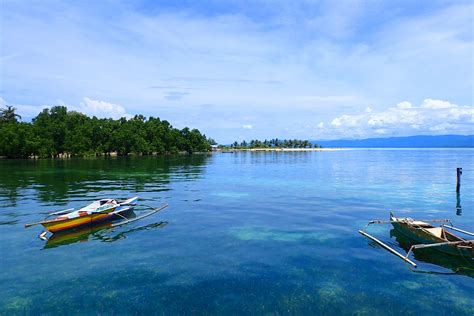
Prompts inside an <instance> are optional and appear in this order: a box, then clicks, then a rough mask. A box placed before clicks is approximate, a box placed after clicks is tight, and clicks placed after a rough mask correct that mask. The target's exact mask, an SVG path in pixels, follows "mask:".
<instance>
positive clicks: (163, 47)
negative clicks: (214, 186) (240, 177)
mask: <svg viewBox="0 0 474 316" xmlns="http://www.w3.org/2000/svg"><path fill="white" fill-rule="evenodd" d="M473 9H474V5H473V3H472V2H471V1H456V2H453V3H450V2H441V3H440V2H426V3H423V5H421V4H419V3H417V2H410V1H409V2H406V3H402V4H400V3H399V2H397V3H392V2H388V1H386V2H372V1H360V2H359V1H355V2H353V1H351V2H345V1H342V2H334V1H324V0H323V1H317V2H278V1H277V2H272V4H271V5H269V4H267V3H265V2H261V1H248V2H245V4H241V3H238V2H230V3H227V4H226V5H225V8H223V6H222V5H217V4H216V2H213V1H210V2H198V3H195V4H192V5H186V6H180V5H179V4H176V5H173V6H168V5H166V4H163V3H162V2H153V1H151V2H148V1H146V2H143V3H141V4H140V5H138V4H137V3H136V2H129V1H113V2H106V3H104V2H100V1H99V2H88V3H87V4H85V3H83V2H80V1H79V2H61V1H47V2H45V3H44V4H43V5H41V6H32V5H31V4H30V3H29V2H27V1H24V2H23V1H7V2H4V3H2V10H3V12H2V13H3V14H2V23H3V26H4V27H3V31H2V34H0V35H1V37H2V50H3V52H2V54H3V55H2V56H3V57H8V56H10V57H8V58H2V59H1V63H2V65H1V66H2V68H1V76H2V78H1V79H2V80H1V81H2V87H1V89H0V90H1V91H2V92H1V96H2V97H4V98H5V99H7V100H9V101H11V102H12V103H14V104H30V105H34V106H41V105H43V104H51V105H52V104H54V102H55V101H56V100H57V99H58V98H60V99H62V100H64V101H65V102H66V103H68V104H79V103H80V102H83V103H84V102H85V101H84V100H83V97H84V96H94V99H96V100H108V101H107V102H112V103H113V104H120V106H122V107H123V108H124V109H125V112H127V111H128V112H130V111H129V109H131V108H132V107H133V111H134V112H137V113H142V114H145V115H154V116H157V115H158V114H159V115H160V116H162V117H163V118H166V119H168V120H170V121H172V122H177V123H175V125H176V124H178V125H179V124H182V125H189V126H193V127H197V128H201V129H203V131H204V132H206V134H208V135H211V136H213V137H214V138H216V139H217V140H218V141H223V142H228V141H232V140H233V139H234V138H237V137H239V135H240V134H238V133H240V132H241V131H242V122H248V121H247V120H246V119H245V117H247V116H249V115H251V116H254V117H255V120H254V121H250V123H251V124H254V122H258V129H253V130H252V133H256V134H255V137H272V136H278V137H292V138H293V137H302V138H310V137H312V135H313V134H314V133H316V131H317V129H316V130H313V129H311V128H306V126H314V124H315V123H314V122H325V127H328V126H330V125H329V123H330V122H331V121H332V120H333V119H334V118H340V121H341V126H342V125H343V124H342V122H343V121H344V120H343V118H341V117H342V116H343V115H344V114H346V115H351V114H349V113H363V112H364V110H365V108H366V107H367V105H370V106H371V108H372V110H373V112H374V113H379V112H384V106H386V105H387V104H396V103H397V102H399V101H400V100H415V101H416V102H417V103H419V102H421V100H423V99H424V98H426V97H431V98H432V99H438V100H449V102H450V103H453V104H464V105H466V106H472V94H471V91H472V90H473V89H474V87H473V79H472V76H473V75H472V69H473V60H472V55H473V52H474V45H473V36H474V34H473V31H472V27H471V26H472V23H473V16H472V10H473ZM57 12H61V14H57ZM6 30H8V32H7V31H6ZM97 30H100V32H97ZM25 87H27V88H28V91H27V92H25V91H22V89H24V88H25ZM189 91H191V92H192V93H189ZM185 93H187V94H185ZM201 104H213V105H215V106H214V107H212V108H206V109H205V108H201V107H200V105H201ZM364 115H366V114H364ZM223 120H225V121H226V122H227V124H221V122H222V121H223ZM336 122H337V121H336ZM433 128H434V126H433ZM442 128H443V126H441V125H440V126H439V128H438V129H442ZM382 129H385V130H386V132H387V135H389V134H390V133H397V132H399V131H397V130H396V129H395V127H386V128H380V130H382ZM246 132H249V131H246ZM414 132H415V131H414ZM432 132H433V133H435V132H437V131H432ZM257 133H258V134H257ZM347 133H349V134H350V133H351V131H350V130H347Z"/></svg>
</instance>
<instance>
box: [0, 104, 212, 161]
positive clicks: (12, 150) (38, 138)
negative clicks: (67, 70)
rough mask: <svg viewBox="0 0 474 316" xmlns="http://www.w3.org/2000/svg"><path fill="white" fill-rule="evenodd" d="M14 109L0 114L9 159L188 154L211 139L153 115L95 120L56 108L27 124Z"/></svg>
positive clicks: (0, 139)
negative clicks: (18, 117) (20, 120)
mask: <svg viewBox="0 0 474 316" xmlns="http://www.w3.org/2000/svg"><path fill="white" fill-rule="evenodd" d="M14 110H15V109H14V108H12V107H7V108H6V109H3V110H2V111H1V113H0V156H3V157H7V158H28V157H41V158H49V157H61V156H101V155H110V154H111V153H116V154H117V155H119V156H125V155H128V154H131V153H133V154H140V155H151V154H164V153H178V152H188V153H192V152H203V151H209V150H210V148H211V146H210V142H212V140H210V139H209V140H208V139H207V138H206V136H205V135H203V134H201V133H200V132H199V130H197V129H192V130H190V129H189V128H187V127H186V128H183V129H181V130H179V129H176V128H173V126H171V124H170V123H169V122H168V121H165V120H160V119H159V118H154V117H150V118H148V119H147V118H145V117H144V116H143V115H136V116H135V117H133V118H131V119H126V118H121V119H118V120H113V119H99V118H97V117H95V116H94V117H92V118H90V117H88V116H87V115H84V114H82V113H79V112H75V111H68V110H67V108H66V107H64V106H55V107H52V108H51V109H44V110H43V111H42V112H41V113H39V114H38V116H36V117H35V118H34V119H33V120H32V122H31V123H26V122H19V121H18V120H17V119H16V117H17V116H18V115H16V114H14Z"/></svg>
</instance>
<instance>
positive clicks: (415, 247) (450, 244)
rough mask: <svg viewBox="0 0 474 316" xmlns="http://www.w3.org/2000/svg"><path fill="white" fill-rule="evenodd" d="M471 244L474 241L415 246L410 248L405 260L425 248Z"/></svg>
mask: <svg viewBox="0 0 474 316" xmlns="http://www.w3.org/2000/svg"><path fill="white" fill-rule="evenodd" d="M469 242H473V243H474V240H472V241H471V240H460V241H447V242H438V243H435V244H418V245H413V246H411V247H410V250H408V253H407V255H406V257H405V258H408V257H409V256H410V254H411V253H412V252H413V250H416V249H423V248H431V247H440V246H454V245H458V244H466V243H469Z"/></svg>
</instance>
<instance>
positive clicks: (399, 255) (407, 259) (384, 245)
mask: <svg viewBox="0 0 474 316" xmlns="http://www.w3.org/2000/svg"><path fill="white" fill-rule="evenodd" d="M359 233H360V234H361V235H363V236H365V237H367V238H369V239H370V240H372V241H374V242H375V243H377V244H379V245H380V246H382V247H383V248H385V249H386V250H388V251H390V252H391V253H392V254H394V255H395V256H397V257H399V258H400V259H402V260H403V261H405V262H408V263H409V264H411V265H412V266H413V267H415V268H416V263H414V262H413V261H411V260H410V259H409V258H408V255H407V256H404V255H402V254H401V253H399V252H398V251H396V250H395V249H393V248H392V247H390V246H389V245H387V244H385V243H383V242H381V241H380V240H378V239H377V238H375V237H374V236H372V235H369V234H367V233H366V232H364V231H363V230H359Z"/></svg>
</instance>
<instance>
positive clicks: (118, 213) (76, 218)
mask: <svg viewBox="0 0 474 316" xmlns="http://www.w3.org/2000/svg"><path fill="white" fill-rule="evenodd" d="M137 200H138V197H133V198H131V199H128V200H124V201H118V200H116V199H101V200H98V201H95V202H93V203H91V204H89V205H87V206H85V207H83V208H81V209H78V210H74V208H70V209H66V210H62V211H57V212H52V213H49V214H48V216H46V218H45V219H43V220H42V221H40V222H36V223H31V224H25V228H28V227H31V226H35V225H42V226H43V227H44V228H45V229H46V230H47V231H49V232H51V233H53V234H54V233H58V232H63V231H67V230H71V229H75V228H78V227H83V226H87V225H93V224H96V223H101V222H105V221H110V220H113V219H117V218H121V219H123V220H122V221H120V222H118V223H114V224H112V225H111V227H116V226H121V225H125V224H129V223H131V222H135V221H138V220H140V219H143V218H145V217H148V216H151V215H153V214H155V213H157V212H159V211H161V210H162V209H164V208H166V207H167V206H168V205H167V204H164V205H162V206H161V207H158V208H153V207H150V206H147V205H144V206H145V207H147V208H149V209H151V210H150V211H149V212H148V213H145V214H143V215H141V216H137V217H135V218H132V219H130V218H127V217H125V216H123V214H124V213H126V212H129V211H132V210H133V208H134V206H136V205H137V203H136V202H137ZM52 216H56V217H55V218H52V219H50V217H52ZM46 233H47V232H44V233H42V234H41V235H40V237H44V236H45V234H46Z"/></svg>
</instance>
